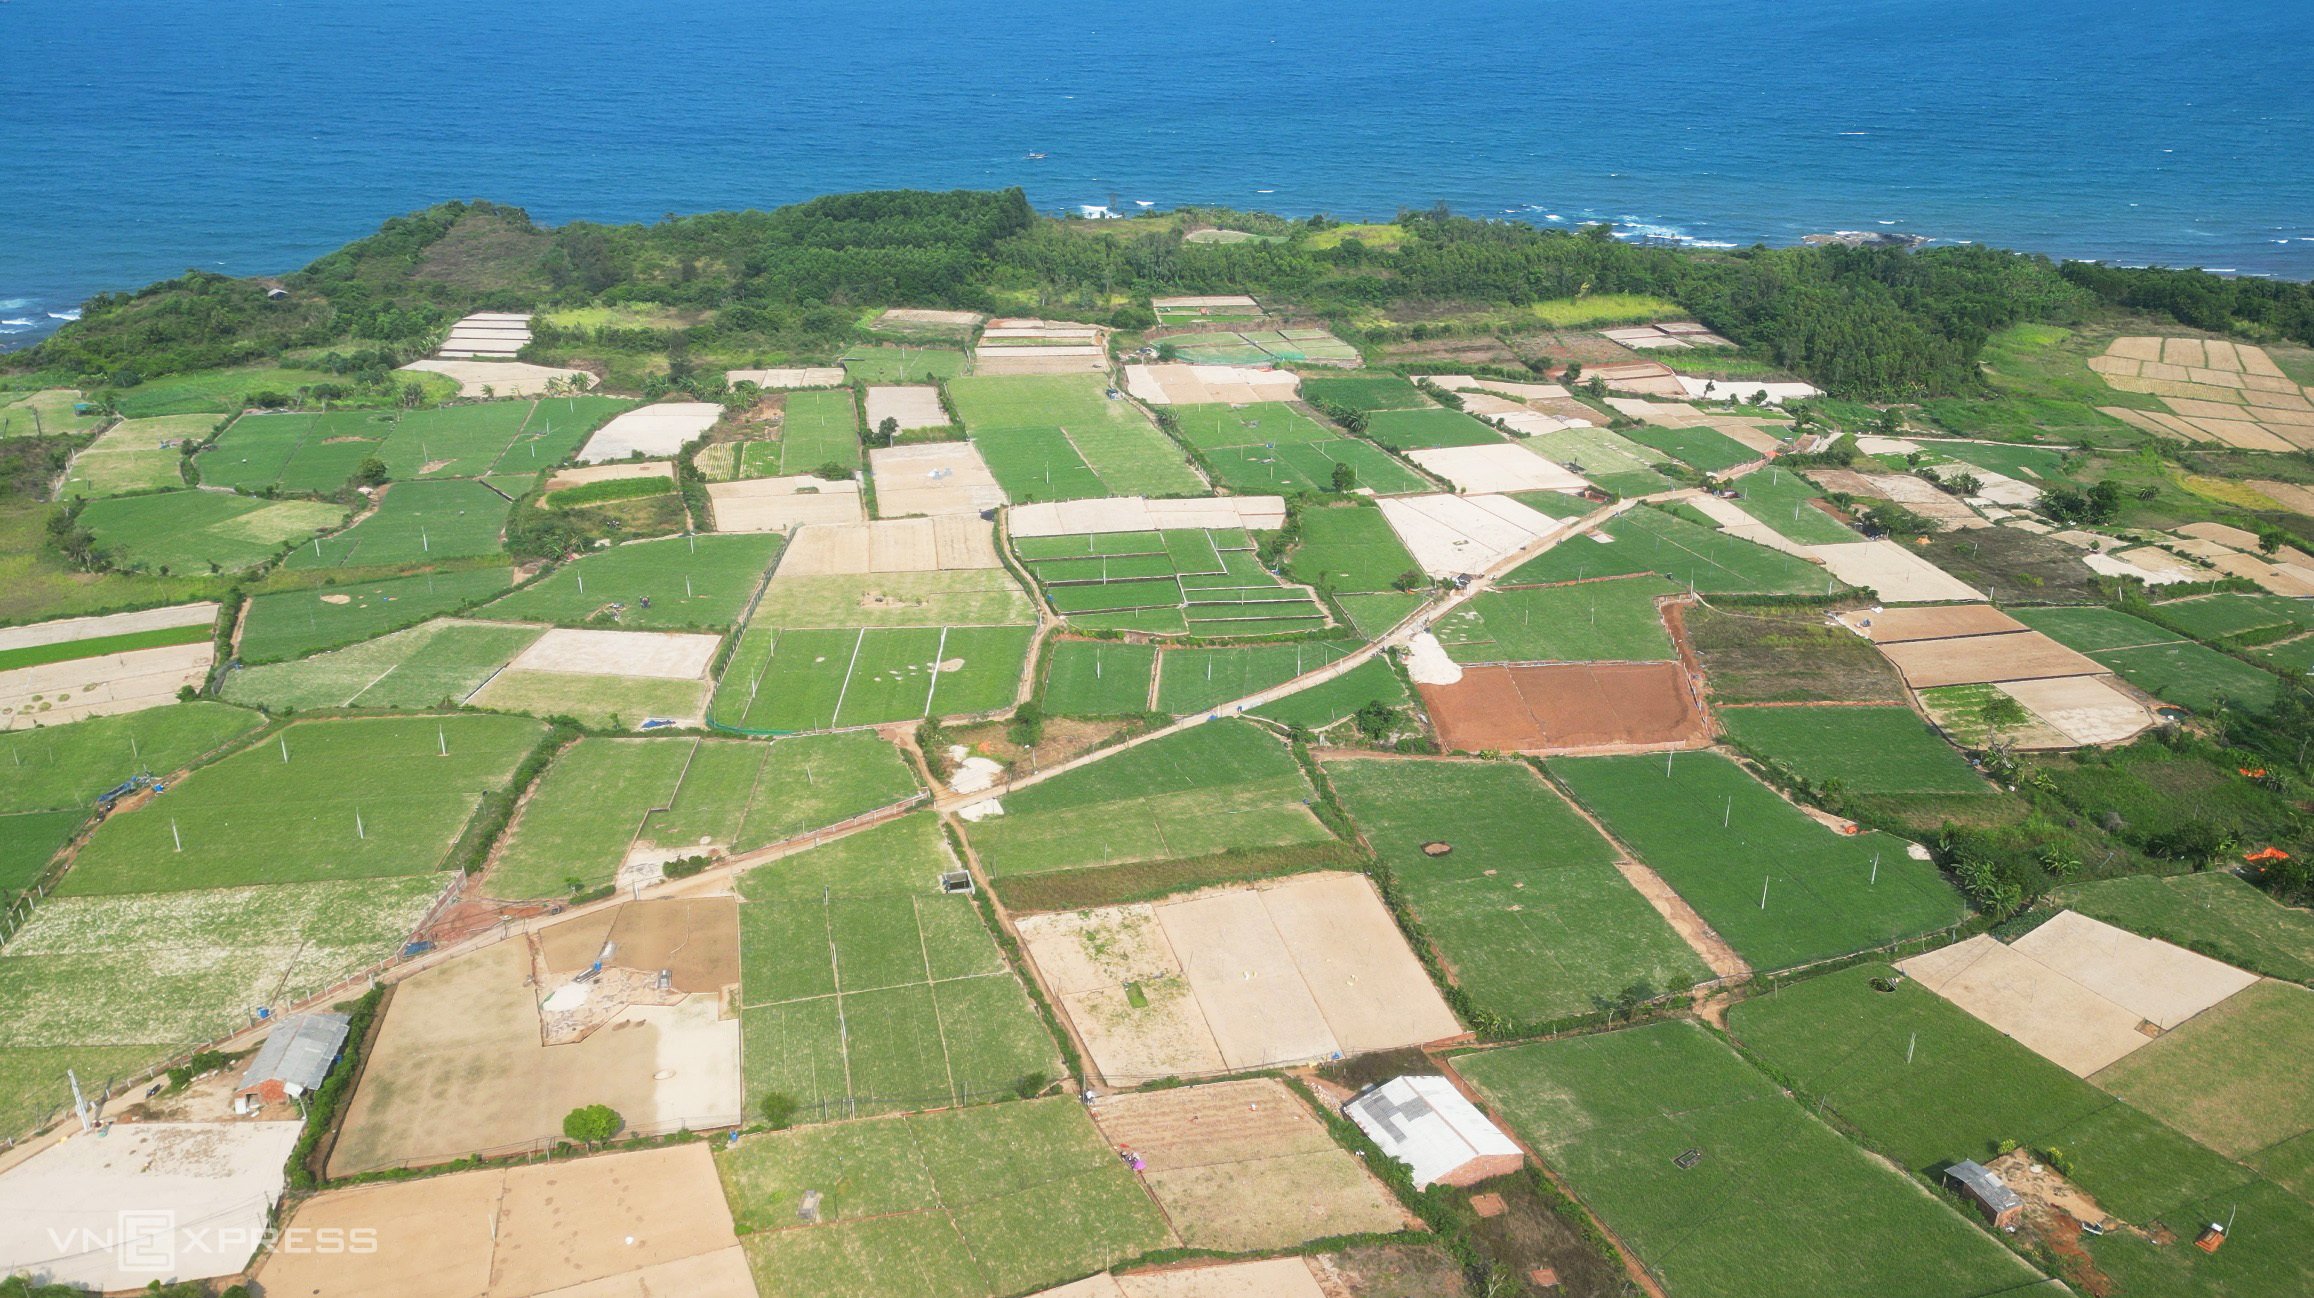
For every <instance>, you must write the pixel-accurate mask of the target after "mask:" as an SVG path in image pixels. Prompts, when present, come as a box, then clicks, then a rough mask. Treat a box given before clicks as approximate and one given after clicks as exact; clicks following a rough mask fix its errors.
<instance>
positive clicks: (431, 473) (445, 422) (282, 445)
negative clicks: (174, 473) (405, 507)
mask: <svg viewBox="0 0 2314 1298" xmlns="http://www.w3.org/2000/svg"><path fill="white" fill-rule="evenodd" d="M579 400H581V401H586V400H588V398H579ZM595 400H597V401H599V400H600V399H599V398H598V399H595ZM547 404H548V405H549V406H550V407H551V406H556V405H559V404H561V403H559V402H554V401H550V402H548V403H547ZM623 407H624V403H620V406H619V407H618V408H623ZM594 413H596V412H595V411H594V410H593V409H591V408H590V409H588V410H587V411H585V412H583V413H582V412H579V411H578V410H576V409H575V408H574V409H573V410H572V411H571V412H570V414H569V417H568V418H566V420H565V431H564V432H563V433H561V434H547V433H544V432H543V431H542V432H541V433H539V434H534V435H533V436H534V438H535V441H534V444H533V445H531V446H529V447H527V448H525V449H526V454H525V456H524V459H525V460H527V461H535V462H536V467H539V468H544V467H546V466H547V465H549V464H552V463H553V462H554V461H556V460H560V459H561V458H562V457H563V456H564V455H567V454H569V453H570V450H571V449H572V447H574V446H575V445H576V444H577V439H578V438H579V437H580V436H581V435H582V434H583V432H584V431H585V430H584V429H582V428H581V427H580V426H579V425H580V424H581V423H582V422H584V418H585V417H586V416H588V415H593V414H594ZM533 416H534V410H533V405H532V403H531V402H529V401H494V402H481V403H475V404H470V405H455V406H441V407H436V408H430V409H420V410H410V411H399V412H397V411H386V410H334V411H327V412H320V413H297V414H257V415H247V416H244V417H243V418H241V419H239V420H236V421H235V422H234V424H233V426H232V427H230V428H228V429H226V430H225V432H224V433H223V434H222V435H220V436H219V437H218V438H217V441H216V444H215V445H213V446H211V447H210V448H209V449H208V450H206V451H204V452H203V453H202V454H201V456H200V461H199V463H200V469H201V476H202V480H203V481H204V482H209V483H214V484H218V485H222V486H228V487H236V488H239V489H241V490H243V491H261V490H264V489H265V488H267V487H277V488H279V489H280V490H282V491H289V492H312V493H316V494H326V493H329V492H334V491H336V490H338V489H339V488H340V487H343V486H344V485H345V483H346V479H347V478H349V477H352V476H353V473H354V471H355V470H356V469H358V468H359V467H360V466H361V463H362V461H364V460H367V459H376V460H379V461H380V462H382V463H383V464H385V466H386V471H387V472H388V473H389V474H391V475H392V476H393V478H394V480H395V481H406V480H409V479H413V478H438V477H453V478H477V477H481V476H482V475H483V474H485V473H488V472H490V471H491V469H492V468H493V467H494V466H496V465H497V464H499V463H500V461H501V460H503V459H504V458H505V456H506V454H507V452H508V451H509V450H510V449H512V447H513V445H514V443H515V441H516V439H517V436H518V435H519V434H521V433H522V432H523V431H524V426H525V424H526V423H528V422H529V421H530V420H531V419H532V418H533ZM602 417H603V418H607V417H608V415H607V414H604V415H603V416H602ZM596 422H597V423H600V422H601V420H600V419H597V420H596ZM549 443H551V445H549ZM549 455H551V458H541V457H545V456H549Z"/></svg>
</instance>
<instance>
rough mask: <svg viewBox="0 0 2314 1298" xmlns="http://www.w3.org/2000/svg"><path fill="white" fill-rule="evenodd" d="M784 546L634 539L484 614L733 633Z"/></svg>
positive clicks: (726, 539)
mask: <svg viewBox="0 0 2314 1298" xmlns="http://www.w3.org/2000/svg"><path fill="white" fill-rule="evenodd" d="M780 545H781V538H779V537H778V536H774V535H769V534H766V535H761V536H670V537H664V538H661V539H659V540H655V541H630V542H628V543H627V544H625V545H619V546H613V547H611V548H610V549H608V550H598V551H596V552H595V553H593V554H588V555H583V556H581V557H580V558H578V559H575V560H572V561H571V562H569V563H566V564H564V565H562V566H561V567H560V568H557V569H555V570H554V571H553V572H551V573H549V574H547V575H546V576H545V577H543V578H541V579H540V580H538V581H534V582H532V583H530V584H529V585H527V586H524V587H523V588H522V589H520V590H518V591H515V592H514V593H513V594H511V595H508V596H507V597H506V598H504V599H501V600H499V601H497V602H496V603H493V604H490V605H487V606H486V607H485V608H484V609H483V610H482V612H481V616H485V617H505V618H520V619H523V620H525V621H531V622H554V623H558V624H561V625H565V626H577V625H580V624H582V623H583V624H585V625H588V626H605V625H609V626H619V627H624V628H627V629H629V630H635V631H728V630H730V629H731V628H732V627H734V626H736V625H738V623H739V620H740V618H741V617H742V616H743V615H744V614H745V613H746V611H747V605H748V601H749V600H752V599H754V598H755V591H756V588H757V587H759V586H761V585H762V584H763V577H764V574H765V573H766V572H769V571H770V570H771V565H772V561H773V560H774V559H777V558H778V557H779V548H780ZM646 600H648V601H649V603H650V606H649V607H648V608H646V607H644V601H646ZM614 605H616V606H618V607H617V609H616V611H615V612H614V611H612V606H614Z"/></svg>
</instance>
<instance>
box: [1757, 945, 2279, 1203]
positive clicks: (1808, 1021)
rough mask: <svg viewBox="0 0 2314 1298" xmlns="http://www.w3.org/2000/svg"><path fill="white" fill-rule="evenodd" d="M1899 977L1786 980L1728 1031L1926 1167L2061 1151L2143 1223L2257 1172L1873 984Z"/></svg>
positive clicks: (1875, 973) (1901, 988)
mask: <svg viewBox="0 0 2314 1298" xmlns="http://www.w3.org/2000/svg"><path fill="white" fill-rule="evenodd" d="M1894 973H1895V971H1894V970H1892V969H1890V968H1888V967H1887V966H1885V965H1864V966H1861V967H1858V968H1852V969H1842V970H1840V971H1838V972H1836V973H1829V974H1825V975H1823V976H1821V977H1817V978H1810V979H1807V980H1805V981H1802V982H1797V983H1791V984H1787V985H1785V986H1782V987H1780V988H1778V989H1777V990H1776V993H1775V995H1773V996H1757V997H1753V998H1751V999H1749V1000H1746V1001H1743V1002H1741V1003H1740V1004H1738V1005H1736V1006H1735V1007H1734V1008H1733V1009H1732V1010H1730V1011H1729V1013H1728V1029H1729V1031H1730V1032H1731V1033H1732V1034H1733V1035H1734V1036H1735V1038H1736V1040H1737V1041H1739V1042H1741V1043H1742V1044H1743V1045H1744V1047H1745V1048H1746V1049H1747V1050H1749V1051H1751V1052H1752V1053H1753V1055H1755V1056H1756V1057H1758V1058H1759V1059H1760V1060H1761V1061H1762V1062H1764V1063H1766V1064H1767V1065H1768V1066H1770V1067H1772V1068H1774V1069H1776V1070H1777V1071H1778V1072H1779V1073H1781V1074H1783V1075H1785V1076H1788V1077H1790V1078H1792V1079H1793V1081H1794V1082H1795V1083H1796V1084H1797V1085H1798V1086H1799V1087H1800V1089H1801V1091H1802V1092H1803V1093H1804V1094H1806V1095H1808V1096H1810V1097H1816V1096H1821V1097H1822V1098H1823V1100H1824V1103H1825V1105H1826V1107H1827V1108H1829V1109H1831V1110H1832V1111H1834V1112H1836V1113H1838V1114H1839V1116H1840V1118H1841V1120H1842V1121H1844V1122H1846V1123H1847V1124H1848V1125H1850V1126H1851V1127H1854V1128H1855V1129H1856V1131H1857V1132H1858V1133H1859V1134H1860V1135H1861V1137H1862V1138H1863V1140H1864V1142H1865V1143H1866V1144H1867V1145H1869V1146H1871V1147H1872V1148H1873V1149H1875V1150H1878V1151H1880V1152H1882V1153H1884V1154H1886V1155H1888V1156H1889V1157H1890V1158H1892V1159H1894V1160H1895V1161H1896V1162H1897V1163H1899V1164H1901V1165H1903V1166H1905V1167H1908V1168H1910V1169H1912V1170H1913V1171H1915V1172H1919V1173H1922V1174H1923V1175H1934V1174H1935V1172H1936V1171H1937V1170H1939V1169H1941V1168H1942V1167H1944V1166H1946V1165H1947V1164H1951V1163H1955V1162H1959V1161H1960V1160H1962V1159H1976V1160H1978V1161H1980V1162H1990V1161H1991V1160H1992V1158H1993V1156H1994V1155H1996V1154H1998V1153H1999V1152H2000V1145H2001V1142H2002V1141H2004V1140H2009V1141H2015V1142H2017V1143H2018V1144H2021V1145H2027V1146H2030V1147H2032V1148H2034V1149H2042V1150H2047V1149H2057V1150H2061V1151H2062V1152H2063V1153H2064V1155H2065V1157H2066V1158H2067V1159H2068V1160H2069V1161H2070V1162H2071V1164H2072V1167H2073V1179H2074V1180H2075V1181H2076V1182H2077V1183H2079V1184H2080V1186H2081V1187H2082V1188H2083V1189H2084V1190H2086V1191H2088V1193H2090V1194H2091V1195H2093V1196H2095V1197H2096V1198H2097V1200H2098V1202H2099V1203H2101V1204H2102V1205H2104V1206H2105V1207H2106V1208H2108V1209H2110V1210H2112V1211H2114V1212H2116V1213H2119V1214H2120V1215H2121V1216H2122V1217H2123V1218H2124V1219H2125V1220H2128V1221H2133V1222H2144V1221H2149V1220H2153V1219H2156V1218H2159V1217H2161V1216H2162V1215H2163V1214H2165V1213H2167V1212H2170V1211H2172V1210H2173V1209H2175V1208H2177V1207H2179V1206H2180V1205H2181V1204H2183V1203H2185V1202H2187V1201H2189V1200H2192V1199H2195V1198H2199V1197H2201V1196H2202V1195H2205V1194H2209V1193H2213V1192H2215V1191H2217V1190H2220V1189H2223V1188H2225V1187H2227V1186H2230V1185H2239V1184H2241V1183H2242V1182H2244V1181H2247V1180H2248V1179H2249V1178H2250V1173H2249V1172H2248V1171H2247V1170H2246V1169H2244V1168H2240V1167H2236V1166H2234V1165H2232V1164H2230V1163H2228V1162H2227V1161H2226V1160H2225V1159H2223V1158H2220V1157H2218V1156H2217V1155H2215V1154H2213V1153H2211V1152H2210V1151H2208V1150H2206V1149H2202V1148H2199V1147H2198V1146H2196V1145H2195V1144H2194V1143H2193V1142H2192V1141H2190V1140H2188V1139H2186V1138H2185V1137H2184V1136H2181V1135H2179V1134H2178V1133H2177V1132H2175V1131H2171V1130H2170V1129H2168V1128H2167V1127H2164V1126H2162V1125H2161V1124H2160V1123H2158V1122H2155V1121H2154V1120H2153V1119H2151V1118H2149V1117H2147V1116H2146V1115H2145V1114H2143V1113H2140V1112H2138V1111H2137V1110H2135V1109H2133V1108H2131V1107H2130V1106H2129V1105H2127V1104H2123V1103H2120V1102H2118V1101H2116V1100H2115V1099H2114V1098H2113V1097H2112V1096H2111V1095H2108V1094H2106V1093H2105V1092H2104V1091H2101V1090H2099V1089H2097V1088H2096V1087H2094V1086H2092V1085H2090V1084H2089V1083H2087V1082H2085V1081H2082V1080H2081V1079H2080V1078H2078V1077H2075V1076H2074V1075H2073V1074H2071V1073H2069V1072H2066V1071H2065V1070H2064V1069H2062V1068H2060V1067H2058V1066H2057V1065H2055V1064H2052V1063H2050V1062H2049V1061H2047V1060H2045V1059H2043V1058H2041V1057H2040V1056H2039V1055H2036V1054H2034V1053H2033V1052H2032V1051H2031V1050H2029V1049H2027V1048H2025V1047H2024V1046H2022V1045H2019V1044H2018V1043H2017V1042H2016V1041H2014V1040H2012V1039H2011V1038H2009V1037H2008V1036H2006V1035H2004V1034H2003V1033H2002V1032H2001V1031H2000V1030H1999V1029H1997V1028H1993V1027H1989V1026H1987V1025H1986V1024H1985V1023H1983V1022H1981V1021H1980V1020H1978V1019H1977V1018H1975V1017H1974V1016H1972V1015H1970V1014H1969V1013H1968V1012H1967V1011H1965V1010H1963V1009H1961V1008H1959V1007H1958V1006H1956V1005H1954V1004H1952V1003H1951V1002H1950V1001H1947V1000H1945V999H1944V998H1943V997H1941V996H1938V995H1937V994H1936V993H1934V992H1932V991H1929V990H1928V989H1927V988H1925V987H1923V986H1921V985H1920V984H1919V983H1917V982H1912V981H1909V980H1903V979H1898V985H1897V986H1896V988H1895V990H1893V991H1886V992H1883V991H1879V990H1876V989H1875V988H1874V987H1873V986H1872V983H1873V980H1874V979H1884V978H1888V977H1890V976H1891V975H1893V974H1894Z"/></svg>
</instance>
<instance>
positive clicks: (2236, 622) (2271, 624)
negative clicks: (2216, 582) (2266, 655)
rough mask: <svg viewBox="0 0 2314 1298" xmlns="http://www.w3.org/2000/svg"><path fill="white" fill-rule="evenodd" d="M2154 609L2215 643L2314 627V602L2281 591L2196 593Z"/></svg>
mask: <svg viewBox="0 0 2314 1298" xmlns="http://www.w3.org/2000/svg"><path fill="white" fill-rule="evenodd" d="M2153 611H2154V612H2155V613H2157V614H2159V615H2160V616H2161V618H2162V620H2163V621H2165V622H2167V623H2169V624H2170V625H2172V626H2175V627H2177V628H2178V629H2179V630H2181V631H2184V632H2185V633H2186V634H2187V635H2190V636H2192V637H2193V638H2194V639H2196V640H2204V641H2208V642H2211V643H2213V644H2214V643H2217V642H2219V641H2223V640H2231V639H2234V638H2235V637H2237V636H2256V637H2260V638H2263V637H2265V636H2271V635H2273V634H2275V633H2278V632H2286V631H2291V630H2296V631H2305V630H2309V629H2314V604H2310V603H2308V602H2307V601H2305V600H2302V599H2288V598H2285V597H2283V596H2280V595H2263V594H2260V595H2244V594H2224V595H2196V596H2194V597H2192V598H2190V599H2179V600H2171V601H2169V602H2167V603H2163V604H2157V605H2155V606H2154V610H2153Z"/></svg>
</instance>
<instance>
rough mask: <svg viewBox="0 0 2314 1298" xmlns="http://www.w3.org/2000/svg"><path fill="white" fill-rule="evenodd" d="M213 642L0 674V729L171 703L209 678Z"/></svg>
mask: <svg viewBox="0 0 2314 1298" xmlns="http://www.w3.org/2000/svg"><path fill="white" fill-rule="evenodd" d="M216 655H217V647H216V644H215V643H214V642H213V641H208V640H203V641H201V642H199V643H197V644H188V645H170V646H166V647H163V648H159V649H132V650H130V651H129V652H127V653H117V654H105V655H102V656H100V657H96V658H75V659H71V660H69V661H67V662H60V663H45V664H42V665H41V666H38V667H20V668H18V669H16V670H15V671H8V672H0V730H17V729H23V728H26V727H30V726H52V725H58V724H61V723H63V722H67V721H78V720H81V719H82V718H84V717H101V716H111V715H114V714H116V713H121V712H140V711H143V710H144V709H146V708H154V707H160V706H163V705H165V704H169V703H174V702H176V701H177V691H178V690H180V689H183V688H184V687H186V686H188V685H190V686H192V687H194V688H195V689H198V688H200V687H201V685H202V683H203V682H205V681H206V680H208V678H209V667H210V664H211V663H212V662H214V661H215V660H216Z"/></svg>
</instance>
